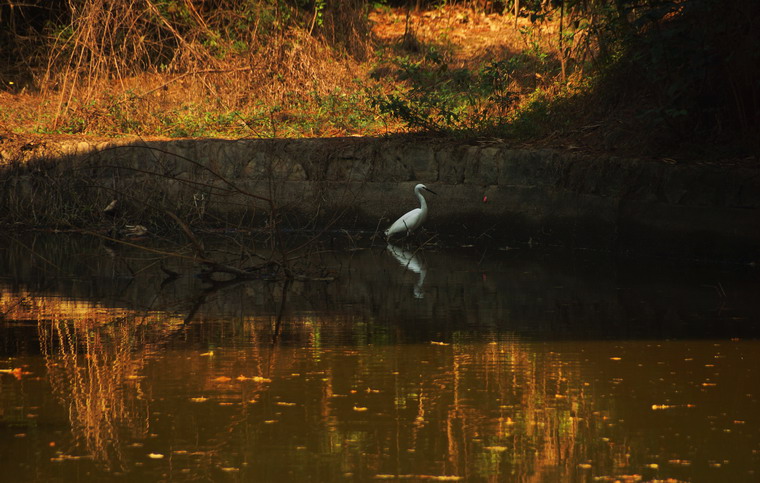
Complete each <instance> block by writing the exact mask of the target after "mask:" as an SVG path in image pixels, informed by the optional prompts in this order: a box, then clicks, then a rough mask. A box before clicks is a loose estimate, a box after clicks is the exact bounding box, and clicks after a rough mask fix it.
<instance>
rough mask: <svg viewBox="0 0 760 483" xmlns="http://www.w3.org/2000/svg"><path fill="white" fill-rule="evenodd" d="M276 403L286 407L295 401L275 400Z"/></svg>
mask: <svg viewBox="0 0 760 483" xmlns="http://www.w3.org/2000/svg"><path fill="white" fill-rule="evenodd" d="M277 405H278V406H286V407H292V406H295V405H296V403H292V402H285V401H277Z"/></svg>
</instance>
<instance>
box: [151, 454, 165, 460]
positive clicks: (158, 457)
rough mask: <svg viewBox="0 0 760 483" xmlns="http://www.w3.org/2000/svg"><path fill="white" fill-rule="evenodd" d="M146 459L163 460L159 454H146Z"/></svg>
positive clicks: (162, 456)
mask: <svg viewBox="0 0 760 483" xmlns="http://www.w3.org/2000/svg"><path fill="white" fill-rule="evenodd" d="M148 458H150V459H152V460H160V459H163V458H164V455H162V454H161V453H148Z"/></svg>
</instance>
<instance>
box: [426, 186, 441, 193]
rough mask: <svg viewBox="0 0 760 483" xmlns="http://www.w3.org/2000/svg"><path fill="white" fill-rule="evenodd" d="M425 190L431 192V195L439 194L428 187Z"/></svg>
mask: <svg viewBox="0 0 760 483" xmlns="http://www.w3.org/2000/svg"><path fill="white" fill-rule="evenodd" d="M424 190H425V191H430V192H431V193H433V194H434V195H437V194H438V193H436V192H435V191H433V190H431V189H430V188H428V187H427V186H426V187H425V188H424Z"/></svg>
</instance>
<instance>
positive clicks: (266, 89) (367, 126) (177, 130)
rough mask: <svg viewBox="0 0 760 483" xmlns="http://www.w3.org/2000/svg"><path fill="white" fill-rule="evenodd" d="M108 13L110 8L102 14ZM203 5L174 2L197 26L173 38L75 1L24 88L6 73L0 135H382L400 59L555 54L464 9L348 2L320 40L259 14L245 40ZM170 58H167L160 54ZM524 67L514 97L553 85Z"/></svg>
mask: <svg viewBox="0 0 760 483" xmlns="http://www.w3.org/2000/svg"><path fill="white" fill-rule="evenodd" d="M111 3H113V5H116V6H117V7H118V6H120V8H115V9H108V8H106V6H107V5H109V4H111ZM178 3H179V4H182V2H178ZM199 3H200V5H201V6H202V5H203V4H204V2H195V3H193V2H184V6H185V8H186V10H187V14H188V15H190V16H191V17H192V20H193V22H192V25H193V27H192V28H186V29H185V30H186V31H181V29H180V27H177V26H175V24H177V23H180V24H181V23H182V22H179V21H177V20H176V19H173V18H172V17H171V11H169V10H167V11H163V12H160V11H159V9H158V7H157V6H156V5H157V4H158V2H104V1H89V2H84V3H83V6H84V8H85V9H86V11H84V12H80V13H79V15H78V17H77V18H75V19H72V22H71V29H72V30H71V31H69V32H59V33H58V36H57V37H50V38H48V39H47V43H48V44H52V45H53V46H55V48H54V51H55V54H54V55H52V56H50V57H48V58H46V59H38V64H39V65H37V67H36V68H34V69H30V72H31V73H32V74H33V75H32V77H31V78H27V79H26V80H25V79H24V78H23V77H22V76H20V75H19V73H18V72H14V71H13V69H11V68H10V66H6V69H5V71H4V72H2V76H3V84H4V86H3V87H4V90H3V91H0V102H1V103H2V105H3V107H4V108H3V110H2V113H0V127H1V128H2V129H3V130H4V131H6V132H10V133H16V134H25V135H29V134H33V133H37V134H45V135H52V134H76V135H87V136H97V137H101V136H107V137H113V136H144V137H197V136H222V137H282V136H286V137H312V136H345V135H375V134H384V133H388V132H398V131H403V130H404V125H403V123H401V122H400V121H398V120H395V119H393V118H391V117H390V116H384V115H382V114H381V113H380V112H379V111H378V109H377V107H375V106H373V105H372V103H371V97H372V96H373V95H382V94H383V93H390V92H400V91H403V89H405V81H404V80H402V79H399V75H398V66H397V65H396V64H395V61H396V60H397V59H398V58H405V59H409V61H410V62H421V61H423V59H424V58H425V55H426V54H427V53H428V52H429V50H430V49H431V48H435V49H437V52H440V53H441V54H442V56H443V58H444V59H445V62H446V63H447V65H448V67H449V69H452V70H454V69H473V70H474V69H477V68H479V67H480V66H483V65H485V64H487V63H488V62H493V61H497V60H500V59H504V58H505V57H506V56H510V55H515V54H516V53H519V52H522V51H524V50H525V49H526V48H527V47H529V42H539V43H540V45H541V48H543V49H546V52H549V53H551V52H552V49H553V50H554V51H556V46H555V45H554V44H555V43H556V42H552V41H551V37H550V36H551V35H552V34H553V32H552V31H551V26H549V28H542V29H536V30H531V33H530V34H527V35H526V34H525V33H523V34H520V32H519V28H520V27H523V28H525V27H526V26H528V21H527V20H526V19H524V18H521V19H519V24H518V23H517V22H515V20H514V17H512V16H510V15H501V14H496V13H490V14H488V13H485V12H483V11H476V10H473V9H470V8H465V7H464V6H454V7H443V8H438V9H434V10H430V11H423V10H413V11H411V12H408V11H407V10H406V9H391V8H382V9H376V10H373V11H369V12H365V11H363V10H362V9H363V8H364V7H363V5H364V4H363V2H355V3H356V5H353V8H345V6H342V7H338V8H336V9H334V10H330V9H326V10H324V11H322V12H320V15H321V16H322V18H321V19H320V22H321V24H320V26H319V27H318V26H317V25H316V18H315V17H312V18H311V19H310V18H308V16H306V17H305V18H303V19H301V20H302V21H301V22H292V23H291V24H289V25H287V26H282V25H277V20H276V19H270V21H271V23H270V24H269V25H262V24H263V23H265V20H261V19H262V18H264V17H265V14H267V13H269V14H273V15H276V12H274V13H273V12H271V11H270V10H271V8H270V9H269V10H267V11H264V10H265V9H266V8H265V7H266V5H267V4H266V2H260V5H262V12H252V17H251V19H253V20H252V22H251V23H249V24H247V27H246V29H245V31H244V32H228V31H226V32H225V31H224V29H225V28H228V26H229V25H230V24H231V23H232V22H231V21H230V19H229V18H227V19H223V18H220V17H223V16H224V15H232V14H233V13H235V12H233V11H231V10H227V11H225V10H224V9H221V8H220V9H217V10H213V11H212V10H208V11H203V10H202V9H201V8H198V4H199ZM348 3H351V2H348ZM137 5H143V7H144V8H145V9H146V10H147V12H145V11H140V9H139V8H136V6H137ZM194 5H195V6H196V7H194ZM237 13H239V12H237ZM290 13H291V14H294V12H290ZM296 13H298V12H296ZM300 13H301V14H305V13H309V12H300ZM312 13H313V12H312ZM160 14H163V16H162V15H160ZM254 14H255V15H254ZM151 15H152V16H153V17H150V16H151ZM257 16H258V17H257ZM547 25H548V24H547ZM223 26H227V27H223ZM146 32H147V34H146ZM64 34H66V35H68V36H66V37H64ZM151 37H152V38H151ZM151 42H152V43H151ZM159 42H162V43H163V45H158V43H159ZM166 45H169V46H174V49H175V51H176V54H175V55H172V56H169V55H168V54H166V53H161V49H165V48H166ZM555 54H556V52H555ZM552 55H554V54H552ZM162 56H163V57H165V60H166V61H167V62H166V63H161V58H162ZM43 60H44V62H43ZM524 67H525V71H524V72H522V74H521V76H520V77H519V78H518V77H516V78H515V79H514V80H512V81H511V83H510V89H512V90H514V91H515V92H517V93H520V94H527V93H530V92H533V91H534V90H535V88H536V86H538V85H546V86H550V85H552V84H553V82H554V80H555V79H554V77H553V76H549V75H548V74H547V75H544V76H542V75H541V72H536V71H535V70H534V67H535V66H532V65H527V64H526V65H525V66H524Z"/></svg>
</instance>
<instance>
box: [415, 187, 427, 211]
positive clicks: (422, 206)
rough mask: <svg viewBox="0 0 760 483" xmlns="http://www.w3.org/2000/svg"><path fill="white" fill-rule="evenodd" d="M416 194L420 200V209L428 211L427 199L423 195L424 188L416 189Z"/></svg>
mask: <svg viewBox="0 0 760 483" xmlns="http://www.w3.org/2000/svg"><path fill="white" fill-rule="evenodd" d="M414 194H416V195H417V199H418V200H420V210H422V211H423V212H427V202H426V201H425V197H424V196H422V190H421V189H416V190H414Z"/></svg>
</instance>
